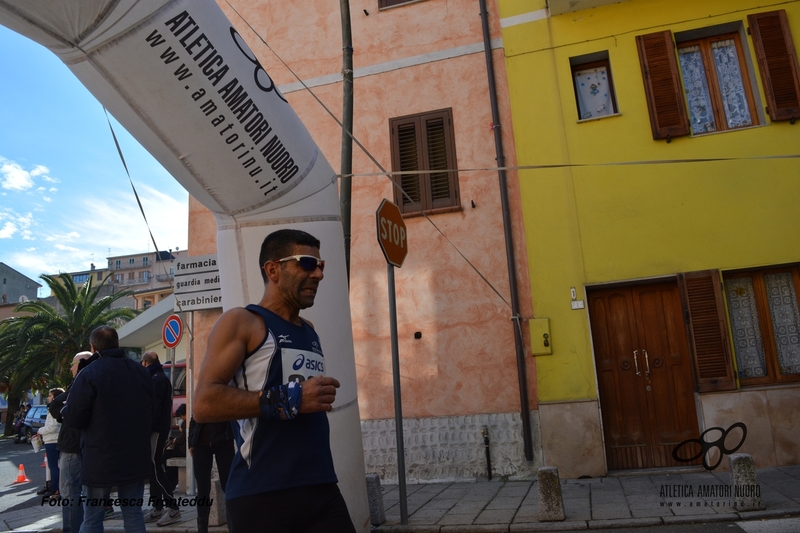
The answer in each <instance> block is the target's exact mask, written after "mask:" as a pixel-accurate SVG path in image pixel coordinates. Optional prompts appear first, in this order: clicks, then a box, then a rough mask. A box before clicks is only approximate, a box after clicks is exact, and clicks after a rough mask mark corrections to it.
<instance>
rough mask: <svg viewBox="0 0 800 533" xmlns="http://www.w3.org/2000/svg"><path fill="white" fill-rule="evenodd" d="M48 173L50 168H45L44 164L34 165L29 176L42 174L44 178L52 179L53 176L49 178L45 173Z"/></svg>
mask: <svg viewBox="0 0 800 533" xmlns="http://www.w3.org/2000/svg"><path fill="white" fill-rule="evenodd" d="M49 173H50V169H49V168H47V167H46V166H44V165H36V166H35V167H34V168H33V170H31V176H42V177H44V178H45V179H47V180H48V181H49V180H52V179H53V178H50V177H49V176H47V174H49Z"/></svg>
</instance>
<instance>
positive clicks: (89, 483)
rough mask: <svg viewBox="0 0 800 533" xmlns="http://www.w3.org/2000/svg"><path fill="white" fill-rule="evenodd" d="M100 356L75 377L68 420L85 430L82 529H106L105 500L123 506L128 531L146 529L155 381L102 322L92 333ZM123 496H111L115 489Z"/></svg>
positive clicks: (95, 532)
mask: <svg viewBox="0 0 800 533" xmlns="http://www.w3.org/2000/svg"><path fill="white" fill-rule="evenodd" d="M89 342H90V344H91V347H92V348H91V349H92V352H94V353H96V354H98V356H99V358H98V359H97V360H96V361H95V362H93V363H92V364H91V365H89V366H88V367H86V368H85V369H83V370H82V371H81V372H80V373H79V374H78V376H77V377H76V378H75V382H74V383H73V385H72V389H71V390H70V393H69V398H68V399H67V404H66V405H65V406H64V409H63V411H62V412H63V413H64V422H65V423H66V424H67V425H70V426H71V427H74V428H76V429H80V430H81V431H82V434H81V458H82V462H81V463H82V464H81V475H82V476H83V492H84V495H85V497H86V498H85V503H84V509H83V511H84V516H83V523H82V524H81V529H80V533H102V532H103V518H104V514H105V511H106V505H107V504H108V503H109V502H110V501H114V503H115V504H117V505H119V507H120V510H121V511H122V519H123V522H124V526H125V531H126V533H144V532H145V525H144V515H143V514H142V504H143V500H144V481H145V479H147V477H148V475H149V472H150V435H151V434H152V432H153V429H154V428H155V427H156V424H155V420H156V413H155V411H154V401H153V382H152V381H153V380H152V379H151V378H150V375H149V374H148V372H147V370H145V369H144V367H142V365H140V364H139V363H137V362H136V361H134V360H132V359H130V358H128V357H127V355H126V353H125V350H122V349H120V347H119V337H118V336H117V331H116V330H115V329H114V328H112V327H109V326H100V327H98V328H96V329H94V330H93V331H92V334H91V336H90V338H89ZM112 487H117V494H118V498H117V499H116V500H111V498H110V493H111V488H112Z"/></svg>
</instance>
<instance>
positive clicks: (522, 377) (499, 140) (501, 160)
mask: <svg viewBox="0 0 800 533" xmlns="http://www.w3.org/2000/svg"><path fill="white" fill-rule="evenodd" d="M478 3H479V5H480V9H481V26H482V28H483V49H484V53H485V55H486V73H487V74H488V75H489V100H490V102H491V105H492V122H493V123H494V147H495V153H496V154H497V166H498V167H499V168H498V171H497V176H498V178H499V180H500V206H501V211H502V212H503V233H504V234H505V244H506V264H507V265H508V282H509V287H510V292H511V294H510V296H511V323H512V325H513V327H514V346H515V349H516V355H517V382H518V384H519V403H520V416H521V417H522V444H523V448H524V451H525V458H526V459H527V460H528V461H533V437H532V433H531V414H530V405H529V401H528V371H527V368H526V364H525V350H524V347H523V340H522V331H521V327H522V326H521V324H520V315H519V295H518V293H517V274H516V261H515V259H514V241H513V235H512V233H511V211H510V208H509V203H508V182H507V180H506V171H505V170H502V169H503V167H504V166H505V165H506V160H505V155H503V137H502V134H501V131H500V110H499V108H498V105H497V90H496V88H495V83H494V61H493V59H492V43H491V39H490V36H489V13H488V12H487V10H486V0H478Z"/></svg>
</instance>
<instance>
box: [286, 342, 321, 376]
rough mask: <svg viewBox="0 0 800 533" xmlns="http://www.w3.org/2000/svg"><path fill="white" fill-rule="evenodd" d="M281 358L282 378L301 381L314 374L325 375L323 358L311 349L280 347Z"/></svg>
mask: <svg viewBox="0 0 800 533" xmlns="http://www.w3.org/2000/svg"><path fill="white" fill-rule="evenodd" d="M281 352H282V359H283V380H284V382H286V383H289V382H291V381H294V382H295V383H301V382H303V381H305V380H307V379H308V378H313V377H314V376H324V375H325V358H324V357H323V356H322V355H321V354H318V353H316V352H312V351H311V350H308V351H306V350H294V349H292V348H281Z"/></svg>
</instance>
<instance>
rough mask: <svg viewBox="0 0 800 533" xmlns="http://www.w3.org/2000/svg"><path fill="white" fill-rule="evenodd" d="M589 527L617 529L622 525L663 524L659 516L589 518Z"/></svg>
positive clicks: (646, 525) (643, 525)
mask: <svg viewBox="0 0 800 533" xmlns="http://www.w3.org/2000/svg"><path fill="white" fill-rule="evenodd" d="M588 525H589V529H601V528H607V529H618V528H623V527H648V526H660V525H663V523H662V522H661V517H656V518H615V519H611V520H589V522H588Z"/></svg>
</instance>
